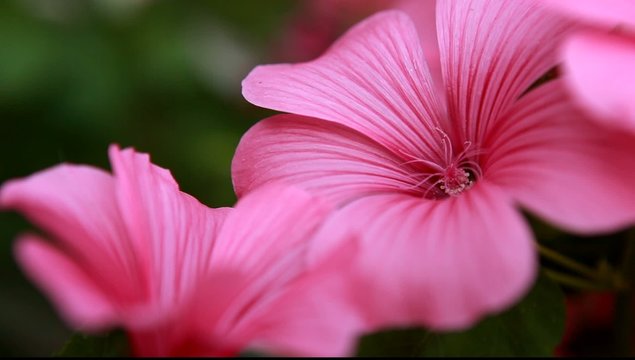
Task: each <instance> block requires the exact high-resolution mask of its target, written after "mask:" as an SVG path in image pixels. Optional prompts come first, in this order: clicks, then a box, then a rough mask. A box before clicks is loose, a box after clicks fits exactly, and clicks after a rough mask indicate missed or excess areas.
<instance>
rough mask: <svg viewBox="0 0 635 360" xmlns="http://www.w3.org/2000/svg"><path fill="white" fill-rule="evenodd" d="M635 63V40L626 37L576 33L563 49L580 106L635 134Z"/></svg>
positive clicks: (567, 71)
mask: <svg viewBox="0 0 635 360" xmlns="http://www.w3.org/2000/svg"><path fill="white" fill-rule="evenodd" d="M633 4H635V2H634V3H633ZM633 17H634V18H635V14H634V15H633ZM633 64H635V40H634V39H629V38H626V37H620V36H614V35H613V36H611V35H605V34H601V33H590V32H589V33H584V34H577V35H575V36H572V37H571V39H570V40H569V41H568V42H567V44H566V47H565V49H564V69H565V73H564V78H565V79H566V81H567V85H568V86H569V89H570V90H571V91H572V92H573V94H575V96H576V99H577V100H578V102H579V104H580V105H581V106H582V107H583V108H584V109H586V110H589V111H591V112H592V113H593V114H594V115H595V116H596V117H597V118H598V120H604V121H606V122H607V123H609V124H615V125H617V126H620V127H623V128H625V129H629V130H631V131H635V101H633V96H634V95H635V68H634V67H633Z"/></svg>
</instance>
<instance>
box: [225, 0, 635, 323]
mask: <svg viewBox="0 0 635 360" xmlns="http://www.w3.org/2000/svg"><path fill="white" fill-rule="evenodd" d="M410 15H412V16H413V18H410V17H408V16H406V14H405V13H403V12H399V11H386V12H383V13H379V14H377V15H375V16H372V17H371V18H369V19H367V20H365V21H363V22H362V23H360V24H358V25H357V26H355V27H354V28H353V29H351V30H350V31H349V32H348V33H347V34H345V35H344V36H343V37H342V38H341V39H339V40H338V41H337V42H336V43H335V44H334V45H333V46H332V47H331V48H330V49H329V50H328V51H327V52H326V53H325V54H324V55H323V56H322V57H320V58H318V59H316V60H314V61H311V62H307V63H301V64H293V65H289V64H278V65H268V66H259V67H257V68H255V69H254V70H253V71H252V72H251V73H250V74H249V75H248V76H247V78H246V79H245V80H244V81H243V94H244V96H245V98H246V99H247V100H249V101H250V102H252V103H254V104H256V105H259V106H263V107H267V108H271V109H275V110H279V111H286V112H290V113H293V114H286V115H278V116H273V117H271V118H269V119H265V120H263V121H261V122H260V123H258V124H256V125H255V126H254V127H253V128H252V129H250V130H249V131H248V132H247V133H246V134H245V135H244V137H243V139H242V140H241V143H240V144H239V146H238V149H237V151H236V154H235V157H234V160H233V164H232V167H233V168H232V174H233V181H234V188H235V190H236V192H237V194H238V195H239V196H244V195H245V194H247V193H248V192H249V191H252V190H253V189H255V188H257V187H259V186H261V185H263V184H266V183H268V182H271V181H286V182H288V183H293V184H299V185H301V186H303V187H304V188H306V189H309V190H310V191H312V192H315V193H318V194H322V195H325V196H327V197H329V198H331V199H333V200H335V201H337V202H338V203H339V204H340V205H342V206H344V207H343V208H342V209H341V210H340V211H339V212H338V213H337V215H336V216H334V217H333V218H332V219H330V220H329V221H328V222H327V225H325V227H324V233H325V234H327V236H323V237H321V238H320V241H317V240H316V241H314V242H313V243H312V244H313V246H315V248H314V249H313V250H314V251H313V252H312V253H313V254H314V255H315V257H316V258H320V257H321V256H324V254H326V253H329V252H330V250H331V249H332V248H333V247H334V246H336V245H337V244H338V243H339V241H340V240H339V239H341V237H340V236H338V235H337V234H338V231H349V230H347V229H349V228H351V227H352V228H354V229H357V230H359V231H360V232H361V233H363V236H362V239H361V245H360V254H359V255H360V256H359V260H358V261H357V263H356V267H355V268H356V271H357V272H358V274H359V275H360V279H367V281H366V282H364V281H361V282H360V284H361V283H364V284H362V285H359V286H360V287H359V288H358V291H359V292H363V293H364V296H363V298H364V299H363V300H365V304H364V306H365V308H366V309H371V310H372V311H370V310H369V313H370V314H372V316H373V317H374V318H373V319H371V320H372V321H373V322H375V324H378V326H379V325H381V324H404V323H407V324H414V323H416V324H425V325H427V326H430V327H434V328H437V329H453V328H462V327H465V326H469V325H470V324H473V323H474V321H476V320H477V319H479V318H480V317H482V316H483V315H484V314H486V313H490V312H497V311H501V310H502V309H504V308H505V307H507V306H509V305H510V304H512V303H514V302H515V301H517V300H518V299H519V298H520V297H521V296H523V295H524V294H525V292H526V290H527V289H528V287H529V286H530V285H531V283H532V281H533V279H534V276H535V274H536V255H535V251H534V245H533V236H532V234H531V232H530V230H529V227H528V226H527V224H526V222H525V221H524V220H523V218H522V216H521V213H520V212H519V211H518V210H517V208H516V206H517V205H520V206H522V207H523V208H525V209H528V210H530V211H532V212H533V213H535V214H538V215H539V216H540V217H542V218H545V219H547V220H549V221H551V222H552V223H555V224H557V225H559V226H561V227H563V228H565V229H568V230H571V231H575V232H578V233H584V234H589V233H596V232H603V231H613V230H615V229H618V228H621V227H624V226H626V225H627V224H631V223H632V222H633V221H634V220H635V208H634V207H633V206H632V204H633V203H634V202H635V191H633V186H632V184H633V183H634V181H635V172H633V171H632V169H633V168H634V167H635V158H634V157H633V156H632V154H633V153H635V144H634V143H633V142H632V141H630V139H629V138H625V137H624V136H623V135H621V134H619V133H617V132H614V131H611V130H609V129H604V128H602V127H600V126H596V124H594V123H593V122H590V121H585V120H584V119H582V118H581V116H580V115H579V114H578V113H577V112H576V111H575V109H574V107H573V106H572V104H571V103H570V101H569V99H568V98H567V96H566V92H565V91H564V90H563V86H562V84H561V81H559V80H555V81H552V82H550V83H547V84H543V85H541V86H539V87H538V88H536V89H533V90H531V91H529V92H527V91H528V88H529V87H530V85H532V83H534V82H535V81H536V80H537V79H538V78H539V77H540V76H542V75H543V74H545V73H546V72H547V71H548V70H549V69H551V68H552V67H554V65H555V64H556V57H557V51H556V49H557V47H558V45H559V43H560V41H561V39H562V38H563V37H564V36H566V35H567V32H568V31H569V30H570V28H571V25H570V23H568V22H566V21H563V19H561V18H559V17H557V16H555V15H554V14H552V13H551V12H549V11H546V10H545V9H544V8H542V7H541V6H540V4H538V3H537V2H536V1H486V0H484V1H476V0H474V1H449V0H448V1H439V2H438V3H437V6H436V34H437V35H436V36H437V37H438V41H434V42H432V41H427V39H423V38H421V37H420V36H419V35H418V32H419V33H420V31H421V29H417V28H415V25H414V24H413V19H414V21H415V22H420V21H423V20H421V17H420V16H423V15H422V14H421V13H418V12H411V13H410ZM428 15H429V14H428ZM428 37H430V34H428ZM430 46H433V47H434V48H432V49H430V48H429V47H430ZM434 54H438V55H439V57H438V58H437V59H436V61H437V62H438V64H440V65H439V67H438V68H437V69H438V71H439V72H440V73H438V74H434V71H435V70H434V68H435V67H434V66H432V67H429V66H428V65H427V61H426V59H429V58H431V57H433V56H434ZM432 61H435V60H434V59H432ZM431 69H432V70H431ZM433 79H442V82H441V83H436V84H435V83H434V81H433ZM437 89H439V90H438V91H437ZM441 89H442V91H441ZM339 229H342V230H339ZM367 286H368V287H367Z"/></svg>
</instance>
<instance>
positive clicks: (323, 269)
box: [251, 237, 368, 357]
mask: <svg viewBox="0 0 635 360" xmlns="http://www.w3.org/2000/svg"><path fill="white" fill-rule="evenodd" d="M342 240H344V241H343V242H342V246H340V247H339V248H338V249H337V251H335V252H334V253H333V254H332V256H330V257H329V258H327V259H326V261H323V262H321V263H320V264H318V265H317V266H315V267H313V268H312V269H311V270H310V271H308V272H307V273H305V274H303V276H302V277H301V278H300V279H298V280H297V281H294V282H293V283H292V284H290V285H289V286H288V288H287V289H286V290H285V292H284V294H282V295H281V296H280V297H279V298H278V299H277V300H276V301H274V302H273V303H272V304H271V306H270V307H269V308H268V309H267V310H266V311H264V312H263V314H262V315H263V316H262V317H259V318H258V319H256V320H255V321H253V325H252V326H253V329H252V332H253V337H254V339H255V341H252V342H251V344H252V347H253V348H256V349H264V350H265V351H266V352H267V353H272V354H284V355H295V356H319V357H325V356H327V357H333V356H352V355H354V354H353V351H354V350H355V345H356V343H357V340H358V337H359V336H360V335H362V334H363V333H364V332H366V331H367V330H368V324H367V323H366V321H365V319H364V314H363V313H362V312H360V311H359V310H360V309H359V307H358V305H357V304H356V303H355V302H354V292H355V289H354V288H353V287H351V286H350V285H351V282H350V278H349V276H350V275H351V273H350V265H351V264H352V260H353V259H354V257H355V255H356V253H357V250H358V248H357V239H356V238H351V237H349V238H347V239H342Z"/></svg>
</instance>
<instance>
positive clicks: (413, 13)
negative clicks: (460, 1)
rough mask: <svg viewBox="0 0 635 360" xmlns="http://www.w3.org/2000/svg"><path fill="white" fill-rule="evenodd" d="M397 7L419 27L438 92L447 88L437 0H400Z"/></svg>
mask: <svg viewBox="0 0 635 360" xmlns="http://www.w3.org/2000/svg"><path fill="white" fill-rule="evenodd" d="M395 8H396V9H399V10H402V11H404V12H406V13H407V14H408V15H409V16H410V17H411V18H412V20H413V22H414V24H415V26H416V27H417V33H418V34H419V39H420V40H421V47H422V48H423V54H424V55H425V59H426V63H427V64H428V68H429V69H430V75H431V76H432V79H433V81H432V82H433V83H434V85H435V88H436V90H437V92H439V93H441V92H442V91H444V90H445V85H443V77H442V75H441V59H440V57H439V56H440V55H439V41H438V40H437V19H436V9H437V0H400V1H395Z"/></svg>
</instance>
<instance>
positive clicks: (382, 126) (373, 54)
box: [243, 11, 445, 156]
mask: <svg viewBox="0 0 635 360" xmlns="http://www.w3.org/2000/svg"><path fill="white" fill-rule="evenodd" d="M430 78H431V77H430V72H429V71H428V67H427V65H426V64H425V60H424V58H423V53H422V49H421V44H420V42H419V39H418V37H417V32H416V29H415V27H414V25H413V24H412V21H411V20H410V18H409V17H408V16H407V15H405V14H404V13H402V12H400V11H385V12H381V13H378V14H376V15H374V16H372V17H370V18H369V19H367V20H365V21H362V22H361V23H359V24H358V25H357V26H355V27H353V28H352V29H351V30H350V31H349V32H348V33H346V34H345V35H344V36H343V37H342V38H341V39H340V40H339V41H337V42H336V43H335V44H334V45H333V46H332V47H331V48H330V49H329V50H328V51H327V52H326V53H325V54H324V55H323V56H322V57H320V58H318V59H317V60H315V61H312V62H308V63H302V64H294V65H289V64H278V65H267V66H259V67H257V68H255V69H254V70H253V71H252V72H251V73H250V74H249V75H248V76H247V78H246V79H245V80H243V95H244V96H245V98H246V99H247V100H249V101H250V102H252V103H253V104H256V105H259V106H263V107H267V108H271V109H275V110H280V111H286V112H290V113H295V114H299V115H306V116H313V117H316V118H320V119H323V120H329V121H334V122H338V123H340V124H343V125H346V126H348V127H351V128H352V129H355V130H357V131H359V132H361V133H363V134H365V135H367V136H368V137H370V138H372V139H373V140H375V141H377V142H379V143H380V144H382V145H384V146H385V147H387V148H389V149H391V150H393V152H395V153H397V154H398V153H399V152H398V150H399V149H400V150H401V151H408V152H410V153H411V154H415V153H416V154H418V153H429V154H433V155H434V154H436V152H437V151H438V148H437V146H436V145H437V144H432V143H431V140H430V136H429V134H436V130H435V127H437V126H438V124H439V122H440V121H442V120H441V119H444V118H445V117H444V116H442V113H441V107H440V105H439V102H438V100H437V98H436V96H435V92H434V87H433V86H432V84H431V80H430ZM439 156H441V154H439Z"/></svg>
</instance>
